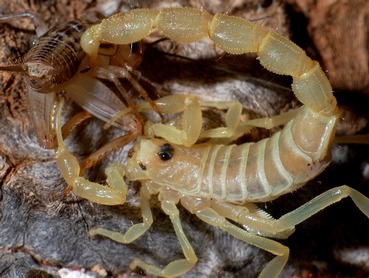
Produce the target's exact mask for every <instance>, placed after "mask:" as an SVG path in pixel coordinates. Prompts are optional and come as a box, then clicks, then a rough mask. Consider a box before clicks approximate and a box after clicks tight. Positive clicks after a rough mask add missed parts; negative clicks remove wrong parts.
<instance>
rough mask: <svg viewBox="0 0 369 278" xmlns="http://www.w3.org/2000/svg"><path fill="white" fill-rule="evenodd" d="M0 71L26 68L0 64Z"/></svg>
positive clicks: (20, 70)
mask: <svg viewBox="0 0 369 278" xmlns="http://www.w3.org/2000/svg"><path fill="white" fill-rule="evenodd" d="M0 71H13V72H25V71H26V69H25V68H24V67H22V66H17V65H12V66H0Z"/></svg>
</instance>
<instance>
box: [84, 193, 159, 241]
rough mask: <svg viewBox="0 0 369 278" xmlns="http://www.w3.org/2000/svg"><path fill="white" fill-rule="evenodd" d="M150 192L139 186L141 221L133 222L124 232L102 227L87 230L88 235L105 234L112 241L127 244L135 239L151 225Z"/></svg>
mask: <svg viewBox="0 0 369 278" xmlns="http://www.w3.org/2000/svg"><path fill="white" fill-rule="evenodd" d="M149 199H150V192H149V189H148V188H147V187H146V186H143V187H141V190H140V200H141V213H142V218H143V223H139V224H135V225H133V226H132V227H130V228H129V229H128V230H127V231H126V233H125V234H121V233H118V232H113V231H110V230H107V229H103V228H97V229H92V230H90V231H89V235H90V236H95V235H102V236H106V237H108V238H110V239H112V240H114V241H117V242H120V243H123V244H127V243H131V242H132V241H134V240H136V239H137V238H139V237H140V236H142V235H143V234H144V233H145V232H146V231H147V230H148V229H149V228H150V227H151V225H152V223H153V218H152V214H151V209H150V204H149Z"/></svg>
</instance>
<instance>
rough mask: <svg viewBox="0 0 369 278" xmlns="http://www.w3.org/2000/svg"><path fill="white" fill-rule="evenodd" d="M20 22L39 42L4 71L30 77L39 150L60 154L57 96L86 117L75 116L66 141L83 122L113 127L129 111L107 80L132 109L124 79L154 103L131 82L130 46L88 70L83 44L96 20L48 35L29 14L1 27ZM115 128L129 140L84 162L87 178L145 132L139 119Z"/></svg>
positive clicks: (134, 59) (104, 53) (106, 52)
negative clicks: (96, 121) (73, 104)
mask: <svg viewBox="0 0 369 278" xmlns="http://www.w3.org/2000/svg"><path fill="white" fill-rule="evenodd" d="M16 18H30V19H32V20H33V23H34V25H35V27H36V33H37V35H38V40H37V42H36V43H35V45H34V46H33V47H32V48H31V49H30V50H28V52H27V54H26V55H25V56H24V57H23V59H22V61H21V63H20V64H17V65H10V66H1V67H0V70H3V71H14V72H21V73H23V74H25V75H26V77H27V91H28V95H27V101H28V107H29V109H28V112H29V114H30V116H31V119H32V122H33V125H34V128H35V131H36V135H37V139H38V142H39V144H40V145H41V146H42V147H43V148H46V149H51V148H55V146H56V141H55V138H56V136H55V131H54V127H53V122H52V118H53V111H54V105H55V104H56V102H57V101H58V98H57V93H58V92H60V91H65V92H66V93H67V95H68V96H69V97H70V98H71V99H72V100H73V101H75V102H76V103H77V104H78V105H79V106H81V107H82V108H83V109H84V110H85V111H83V112H81V113H79V114H77V115H75V116H74V117H72V118H71V120H70V121H69V122H68V123H67V124H65V126H64V127H63V134H64V137H66V136H67V134H68V133H69V132H70V131H71V130H72V129H73V128H74V127H75V126H76V125H77V124H79V123H80V122H82V121H84V120H85V119H87V118H89V117H91V114H92V115H93V116H95V117H97V118H99V119H100V120H103V121H109V120H110V119H111V118H112V117H114V115H115V113H118V112H119V111H121V110H124V109H125V108H126V105H125V104H124V102H123V101H122V100H121V99H120V98H119V97H118V96H117V95H116V94H115V93H114V92H113V90H112V89H110V88H109V87H108V86H106V85H105V84H104V83H103V82H102V80H108V81H111V82H113V83H114V85H115V87H116V89H118V91H119V92H120V93H121V95H122V96H123V98H124V99H125V101H126V103H127V104H128V106H131V107H133V106H134V103H133V101H132V99H131V97H130V95H129V94H128V92H127V91H126V89H125V88H124V86H123V85H122V84H121V83H120V80H119V79H120V78H125V79H127V80H128V82H129V83H130V84H131V85H132V87H133V88H134V89H135V90H136V91H137V92H138V93H139V94H140V95H141V96H142V97H143V98H145V99H147V100H148V101H151V99H150V98H149V97H148V95H147V93H146V91H145V90H144V89H143V87H142V86H141V85H140V84H139V83H138V82H137V80H136V79H135V78H134V77H133V76H132V74H131V72H132V73H135V74H138V75H139V73H137V71H135V70H134V68H135V67H137V65H138V64H139V61H140V56H141V55H140V54H136V53H134V52H133V51H132V49H131V47H130V46H129V45H122V46H118V47H113V48H109V47H106V48H104V49H100V50H99V53H98V54H97V59H96V65H95V66H94V67H93V68H91V67H90V66H89V65H88V57H86V53H85V52H84V51H83V49H82V48H81V45H80V43H79V40H80V38H81V35H82V33H83V32H84V31H85V30H86V28H87V27H89V26H91V25H92V24H93V22H96V20H95V19H84V20H73V21H69V22H67V23H60V24H57V25H55V26H54V27H52V28H50V29H47V27H46V25H45V23H43V22H42V20H41V19H40V18H39V17H38V15H36V14H34V13H31V12H27V13H20V14H12V15H1V16H0V22H7V21H8V20H12V19H16ZM113 125H114V126H116V127H118V128H120V129H122V130H123V131H124V132H125V133H126V134H125V136H122V137H119V138H117V139H115V140H113V141H112V142H110V143H108V144H107V145H105V146H103V147H101V148H100V149H98V150H97V151H96V152H95V153H93V154H92V155H90V156H89V157H88V158H87V159H86V160H85V161H84V164H83V165H84V167H82V172H83V171H84V169H87V168H89V167H91V166H92V165H94V164H95V163H96V161H97V160H99V159H101V158H102V157H103V156H105V155H106V154H107V153H108V152H109V151H111V150H112V149H114V148H118V147H119V146H121V145H125V144H127V143H128V142H130V141H132V140H134V139H135V138H136V137H137V136H139V135H140V134H141V132H142V123H141V119H140V118H139V117H138V116H137V114H135V113H134V111H133V112H132V113H126V114H125V115H124V117H121V118H119V119H117V120H116V121H114V123H113Z"/></svg>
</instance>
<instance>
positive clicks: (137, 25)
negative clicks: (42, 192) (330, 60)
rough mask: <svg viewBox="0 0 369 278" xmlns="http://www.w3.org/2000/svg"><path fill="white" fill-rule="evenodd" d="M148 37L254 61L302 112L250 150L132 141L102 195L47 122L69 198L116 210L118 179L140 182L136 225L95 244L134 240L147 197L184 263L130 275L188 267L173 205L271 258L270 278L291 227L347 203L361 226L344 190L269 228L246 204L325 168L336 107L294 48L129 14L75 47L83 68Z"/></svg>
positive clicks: (191, 260)
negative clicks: (284, 81) (156, 203)
mask: <svg viewBox="0 0 369 278" xmlns="http://www.w3.org/2000/svg"><path fill="white" fill-rule="evenodd" d="M153 30H158V31H160V32H162V33H163V34H164V35H165V36H167V37H168V38H169V39H171V40H173V41H176V42H180V43H190V42H195V41H198V40H200V39H202V38H205V37H209V38H210V39H211V40H212V41H213V42H214V44H215V45H216V46H217V47H219V48H220V49H222V50H224V51H226V52H228V53H231V54H242V53H247V52H255V53H257V55H258V57H259V60H260V63H261V64H262V65H263V66H264V67H265V68H266V69H268V70H270V71H272V72H274V73H277V74H283V75H290V76H292V78H293V84H292V89H293V92H294V94H295V96H296V97H297V99H298V100H300V101H301V103H302V104H303V106H302V107H301V108H299V109H297V110H296V111H294V112H293V113H288V114H285V115H281V116H278V117H279V120H281V119H282V122H284V123H285V126H284V128H283V129H282V130H281V131H280V132H277V133H275V134H274V135H273V136H272V137H271V138H267V139H264V140H261V141H259V142H256V143H246V144H242V145H238V146H237V145H218V144H213V143H211V142H205V143H199V144H193V145H192V143H188V136H184V138H185V139H184V140H183V141H182V142H181V141H180V140H179V141H177V139H178V136H176V132H177V131H185V132H193V130H191V131H190V129H188V128H184V129H182V130H178V128H177V127H176V126H171V127H169V128H168V129H167V130H166V131H165V132H166V134H161V135H160V136H161V137H164V138H165V139H166V140H164V139H158V138H152V137H142V138H139V139H138V141H137V143H136V144H135V145H134V147H133V148H132V150H131V151H130V153H129V155H128V159H127V164H119V163H118V164H114V165H111V166H110V167H108V168H107V169H106V174H107V186H103V185H100V184H97V183H93V182H89V181H87V180H85V179H84V178H82V177H79V175H78V173H79V171H78V168H79V165H78V162H77V161H76V159H75V158H74V157H73V155H72V154H70V153H69V152H68V151H67V149H66V148H65V146H64V144H63V141H62V136H61V131H60V113H61V112H60V111H61V106H59V109H58V113H57V117H56V123H57V125H58V128H57V138H58V144H59V149H58V151H57V157H58V164H59V167H60V169H61V173H62V175H63V177H64V178H65V180H66V181H67V182H68V183H70V184H72V185H73V190H74V191H75V193H77V194H78V195H79V196H82V197H85V198H87V199H90V200H92V201H94V202H97V203H102V204H107V205H116V204H123V203H124V202H125V197H126V193H127V184H126V182H125V178H127V179H128V180H130V181H140V182H141V190H140V199H141V208H142V217H143V223H140V224H136V225H133V226H132V227H131V228H129V229H128V231H127V232H126V233H125V234H124V235H123V234H120V233H118V232H112V231H109V230H106V229H103V228H97V229H93V230H91V231H90V234H91V235H104V236H107V237H110V238H111V239H113V240H116V241H118V242H121V243H125V244H126V243H130V242H132V241H134V240H135V239H137V238H138V237H140V236H141V235H142V234H144V233H145V232H146V231H147V230H148V229H149V227H150V226H151V224H152V223H153V217H152V214H151V210H150V206H149V198H150V196H151V195H155V194H158V195H159V197H158V198H159V200H160V203H161V208H162V209H163V211H164V212H165V213H166V214H167V215H168V216H169V217H170V219H171V221H172V223H173V226H174V229H175V232H176V235H177V237H178V239H179V242H180V244H181V247H182V250H183V253H184V256H185V259H180V260H175V261H173V262H171V263H169V264H168V265H167V266H165V267H164V268H163V269H161V268H159V267H156V266H154V265H151V264H148V263H145V262H143V261H142V260H140V259H135V260H134V261H133V262H132V264H131V267H132V268H135V267H140V268H142V269H144V270H145V271H146V272H147V273H150V274H153V275H157V276H164V277H174V276H178V275H181V274H183V273H186V272H187V271H189V270H190V269H191V268H192V267H193V266H194V264H195V263H196V261H197V256H196V255H195V252H194V250H193V248H192V247H191V244H190V242H189V241H188V239H187V237H186V235H185V233H184V231H183V229H182V225H181V221H180V217H179V211H178V209H177V204H178V203H179V202H180V203H181V204H182V206H183V207H185V208H186V209H187V210H188V211H190V212H191V213H193V214H195V215H196V216H197V217H199V218H200V219H202V220H203V221H204V222H206V223H208V224H210V225H213V226H216V227H219V228H220V229H222V230H224V231H226V232H228V233H229V234H231V235H233V236H234V237H236V238H238V239H240V240H243V241H245V242H248V243H250V244H252V245H254V246H257V247H259V248H262V249H264V250H267V251H269V252H271V253H272V254H274V255H275V256H276V257H275V258H274V259H272V260H271V261H270V262H269V263H268V264H267V265H266V267H265V268H264V269H263V271H262V272H261V273H260V277H276V276H278V274H279V273H280V272H281V270H282V269H283V267H284V266H285V264H286V262H287V259H288V256H289V249H288V248H287V247H286V246H284V245H282V244H280V243H279V242H277V241H275V240H272V239H270V238H273V237H275V238H284V237H287V236H288V235H289V234H290V233H291V232H292V231H293V230H294V226H295V225H297V224H299V223H301V222H302V221H304V220H305V219H307V218H308V217H310V216H312V215H313V214H315V213H317V212H318V211H320V210H322V209H324V208H325V207H327V206H329V205H331V204H333V203H335V202H338V201H339V200H341V199H342V198H344V197H348V196H349V197H351V199H352V200H353V201H354V202H355V204H356V205H357V207H358V208H359V209H360V210H361V211H362V212H363V213H364V214H365V215H366V216H368V217H369V199H368V198H367V197H365V196H364V195H363V194H361V193H360V192H358V191H356V190H354V189H352V188H350V187H348V186H346V185H343V186H340V187H336V188H332V189H330V190H328V191H326V192H325V193H323V194H321V195H319V196H317V197H315V198H314V199H312V200H311V201H310V202H308V203H306V204H304V205H303V206H301V207H299V208H297V209H295V210H293V211H292V212H289V213H287V214H285V215H284V216H282V217H280V218H279V219H272V218H271V217H268V216H267V214H265V213H261V212H260V210H257V209H255V206H254V203H255V202H259V201H269V200H273V199H275V198H277V197H278V196H280V195H282V194H286V193H289V192H291V191H293V190H295V189H297V188H299V187H301V186H303V185H304V184H305V183H306V182H308V181H309V180H311V179H312V178H314V177H316V176H317V175H318V174H319V173H321V172H322V171H323V170H324V169H325V168H326V167H327V165H328V164H329V162H330V149H331V144H332V141H333V138H334V134H335V129H336V123H337V119H338V117H339V112H338V109H337V103H336V99H335V97H334V96H333V94H332V88H331V86H330V84H329V81H328V79H327V77H326V76H325V74H324V72H323V71H322V69H321V67H320V66H319V64H318V63H317V62H316V61H313V60H311V59H310V58H309V57H307V56H306V54H305V52H304V51H303V50H302V49H301V48H299V47H298V46H297V45H295V44H294V43H292V42H291V41H290V40H288V39H287V38H284V37H282V36H280V35H278V34H277V33H276V32H274V31H269V30H264V29H263V28H261V27H260V26H258V25H256V24H254V23H251V22H249V21H247V20H245V19H241V18H238V17H234V16H228V15H224V14H216V15H214V16H213V15H210V14H209V13H207V12H206V11H201V10H196V9H191V8H168V9H161V10H149V9H136V10H132V11H131V12H128V13H122V14H117V15H114V16H112V17H110V18H107V19H105V20H103V21H102V22H101V23H99V24H96V25H93V26H91V27H90V28H88V29H87V30H86V31H85V32H84V34H83V35H82V38H81V46H82V48H83V49H84V50H85V51H86V52H87V53H88V54H89V55H90V57H91V59H92V60H91V61H92V62H93V61H95V60H96V58H97V55H98V52H99V46H100V43H101V42H109V43H113V44H130V43H133V42H135V41H138V40H141V39H142V38H143V37H145V36H148V35H149V34H150V33H151V32H152V31H153ZM287 65H288V66H287ZM188 99H190V100H191V98H185V99H184V102H185V103H187V105H183V107H184V110H183V118H186V120H185V121H188V122H190V123H194V122H201V121H202V119H201V117H200V118H199V117H198V114H193V113H188V114H187V113H186V115H185V112H186V110H187V109H190V108H191V107H192V104H191V103H196V100H193V99H192V100H191V101H188ZM191 109H192V108H191ZM195 110H196V109H195ZM169 112H170V111H169ZM235 114H237V113H235ZM187 117H188V118H187ZM234 120H235V119H233V121H234ZM279 120H278V122H280V121H279ZM236 121H237V122H238V120H237V119H236ZM268 122H271V123H272V125H273V123H274V121H273V119H271V120H269V121H268V120H266V121H263V120H261V121H254V122H252V121H250V122H248V124H249V125H258V126H260V125H261V126H263V125H264V126H268V124H267V123H268ZM246 124H247V122H246ZM164 126H165V125H164ZM178 127H179V125H178ZM196 130H197V129H196ZM231 130H232V128H231ZM240 130H242V125H240V124H237V125H236V126H235V127H234V128H233V132H230V133H229V135H230V136H233V134H234V133H238V132H239V131H240ZM165 132H164V133H165ZM154 134H155V135H158V133H155V132H154ZM172 135H173V136H172ZM190 135H191V134H190ZM198 136H201V132H199V133H198ZM210 137H211V136H210ZM171 138H176V139H175V140H171ZM229 220H231V221H233V222H236V223H238V224H240V225H241V226H243V228H242V227H240V226H238V225H235V224H233V223H232V222H230V221H229Z"/></svg>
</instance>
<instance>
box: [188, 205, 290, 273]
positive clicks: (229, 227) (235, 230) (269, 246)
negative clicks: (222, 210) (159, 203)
mask: <svg viewBox="0 0 369 278" xmlns="http://www.w3.org/2000/svg"><path fill="white" fill-rule="evenodd" d="M195 214H196V216H197V217H199V218H200V219H201V220H203V221H204V222H206V223H208V224H210V225H213V226H215V227H218V228H220V229H222V230H223V231H225V232H227V233H229V234H230V235H232V236H234V237H235V238H238V239H240V240H242V241H244V242H247V243H249V244H251V245H254V246H256V247H258V248H261V249H264V250H266V251H268V252H270V253H272V254H274V255H276V256H277V257H275V258H274V259H272V260H271V261H270V262H269V263H268V264H267V265H266V266H265V268H264V269H263V271H262V272H261V273H260V276H259V277H268V278H269V277H277V274H278V273H280V272H281V271H282V269H283V267H284V266H285V264H286V262H287V260H288V256H289V249H288V247H286V246H284V245H282V244H280V243H279V242H277V241H274V240H272V239H269V238H265V237H261V236H258V235H255V234H253V233H249V232H248V231H245V230H244V229H242V228H240V227H237V226H236V225H234V224H232V223H230V222H229V221H227V220H226V218H225V217H223V216H222V215H221V214H219V213H218V212H216V211H215V210H213V209H212V208H210V207H206V208H203V209H201V210H199V211H196V212H195Z"/></svg>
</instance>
